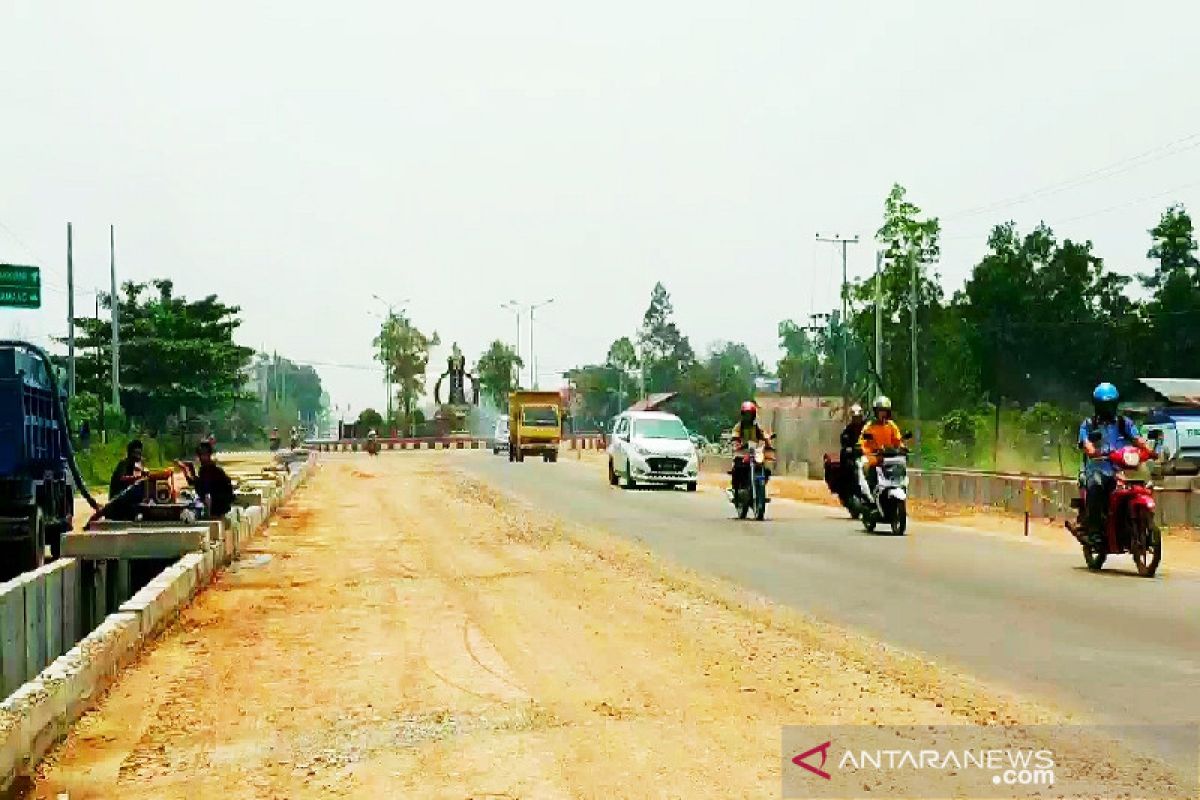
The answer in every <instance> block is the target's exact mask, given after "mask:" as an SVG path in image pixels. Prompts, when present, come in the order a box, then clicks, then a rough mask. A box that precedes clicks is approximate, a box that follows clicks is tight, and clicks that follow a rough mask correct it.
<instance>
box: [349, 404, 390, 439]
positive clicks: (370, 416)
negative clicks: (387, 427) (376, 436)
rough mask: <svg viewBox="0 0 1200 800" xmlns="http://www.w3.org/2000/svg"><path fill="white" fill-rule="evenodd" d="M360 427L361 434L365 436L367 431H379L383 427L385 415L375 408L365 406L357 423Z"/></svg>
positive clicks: (359, 432) (358, 427)
mask: <svg viewBox="0 0 1200 800" xmlns="http://www.w3.org/2000/svg"><path fill="white" fill-rule="evenodd" d="M355 427H356V428H357V429H358V435H359V436H365V435H366V434H367V431H371V430H374V431H376V432H378V431H379V430H380V429H381V428H382V427H383V415H382V414H380V413H379V412H378V411H376V410H375V409H373V408H364V409H363V410H362V411H360V412H359V413H358V422H357V423H355Z"/></svg>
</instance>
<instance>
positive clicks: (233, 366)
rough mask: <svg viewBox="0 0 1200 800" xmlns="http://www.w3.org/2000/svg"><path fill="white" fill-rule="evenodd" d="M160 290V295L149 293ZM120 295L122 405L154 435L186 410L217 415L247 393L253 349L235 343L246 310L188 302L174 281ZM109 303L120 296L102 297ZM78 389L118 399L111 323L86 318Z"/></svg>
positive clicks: (79, 322)
mask: <svg viewBox="0 0 1200 800" xmlns="http://www.w3.org/2000/svg"><path fill="white" fill-rule="evenodd" d="M151 287H153V289H155V290H156V291H157V293H156V294H154V293H148V290H149V289H150V288H151ZM121 289H122V294H121V295H119V296H118V298H117V302H118V308H119V327H120V340H121V372H120V390H121V405H122V407H123V410H124V411H125V413H126V414H127V415H128V417H129V418H130V419H132V420H134V421H136V422H137V423H139V424H140V425H141V426H143V427H145V428H146V429H147V430H148V431H149V432H150V433H157V432H159V431H161V430H163V429H164V428H165V426H166V424H167V421H168V419H171V418H174V417H176V416H177V415H178V414H179V410H180V408H181V407H185V408H186V409H187V413H188V416H189V417H191V416H196V415H204V414H210V413H212V412H214V411H216V410H217V409H220V408H225V407H227V406H228V405H230V404H231V403H233V402H234V401H235V400H237V399H238V398H240V397H243V396H245V392H244V386H245V383H246V378H245V367H246V365H247V363H248V361H249V359H250V355H251V353H252V352H253V351H252V350H251V349H250V348H247V347H242V346H240V345H238V344H236V343H234V341H233V333H234V331H236V330H237V328H238V327H239V326H240V325H241V320H240V319H239V318H238V312H239V308H238V307H237V306H228V305H225V304H224V303H221V302H220V301H218V300H217V297H216V295H209V296H208V297H205V298H203V299H202V300H197V301H189V300H187V299H185V298H184V297H183V296H176V295H175V294H174V284H173V283H172V282H171V281H170V280H166V279H163V280H155V281H152V282H150V283H135V282H132V281H130V282H126V283H125V284H123V285H122V287H121ZM100 301H101V304H102V306H103V307H105V308H111V307H112V302H113V298H112V297H110V296H108V295H101V297H100ZM74 324H75V327H76V331H77V333H76V337H75V346H76V352H77V357H76V386H77V388H78V390H79V391H81V392H84V393H88V394H92V395H94V396H95V397H96V398H97V401H98V402H101V401H103V400H106V399H107V398H108V397H110V396H111V389H110V387H109V381H110V379H111V378H110V376H111V372H110V366H109V365H110V364H111V340H110V336H111V328H110V327H109V326H110V323H109V322H108V321H105V320H98V319H92V318H89V317H79V318H76V319H75V320H74Z"/></svg>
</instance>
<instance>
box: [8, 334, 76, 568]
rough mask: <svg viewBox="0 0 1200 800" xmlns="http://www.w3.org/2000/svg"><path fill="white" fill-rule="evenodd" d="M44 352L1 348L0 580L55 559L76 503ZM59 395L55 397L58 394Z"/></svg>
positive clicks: (57, 402)
mask: <svg viewBox="0 0 1200 800" xmlns="http://www.w3.org/2000/svg"><path fill="white" fill-rule="evenodd" d="M50 369H51V367H50V365H49V363H48V361H46V360H45V357H44V354H42V353H41V352H40V351H39V350H37V349H36V348H33V347H32V346H28V345H24V344H23V343H14V342H3V343H0V580H8V579H9V578H12V577H15V576H17V575H19V574H21V573H22V572H25V571H26V570H30V569H34V568H36V567H40V566H41V565H42V564H43V563H44V562H45V557H46V556H45V551H46V545H47V544H49V545H50V552H51V554H52V556H53V557H55V558H57V557H58V554H59V543H60V541H61V538H62V535H63V533H65V532H66V531H69V530H70V529H71V516H72V513H73V510H74V505H75V497H74V492H73V490H72V482H71V480H70V478H69V473H68V459H69V458H70V457H71V453H70V441H69V437H68V432H67V430H66V429H65V425H66V423H65V419H64V417H63V411H62V400H63V398H62V396H61V394H58V385H57V381H55V379H54V376H53V375H52V374H51V373H50ZM56 395H57V396H56Z"/></svg>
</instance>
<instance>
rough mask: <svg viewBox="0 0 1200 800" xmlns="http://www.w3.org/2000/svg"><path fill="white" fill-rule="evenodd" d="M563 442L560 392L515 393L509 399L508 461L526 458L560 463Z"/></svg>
mask: <svg viewBox="0 0 1200 800" xmlns="http://www.w3.org/2000/svg"><path fill="white" fill-rule="evenodd" d="M561 440H562V396H561V395H560V394H559V393H558V392H513V393H512V394H510V395H509V396H508V460H509V461H524V460H525V456H541V457H542V458H543V459H545V460H546V461H557V460H558V443H559V441H561Z"/></svg>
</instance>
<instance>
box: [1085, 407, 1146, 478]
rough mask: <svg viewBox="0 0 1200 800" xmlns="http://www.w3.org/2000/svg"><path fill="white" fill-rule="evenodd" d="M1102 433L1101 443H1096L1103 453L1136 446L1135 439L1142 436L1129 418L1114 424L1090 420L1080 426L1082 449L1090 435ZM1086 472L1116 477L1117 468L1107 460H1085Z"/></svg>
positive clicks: (1122, 418)
mask: <svg viewBox="0 0 1200 800" xmlns="http://www.w3.org/2000/svg"><path fill="white" fill-rule="evenodd" d="M1092 431H1100V441H1099V442H1097V443H1096V447H1097V448H1099V450H1100V452H1101V453H1110V452H1112V451H1113V450H1120V449H1121V448H1122V447H1129V446H1131V445H1133V444H1135V442H1134V439H1136V438H1138V437H1139V436H1141V434H1140V433H1138V429H1137V426H1136V425H1134V424H1133V420H1131V419H1130V418H1129V417H1117V418H1116V419H1115V420H1113V421H1112V422H1096V421H1095V420H1094V419H1091V418H1088V419H1085V420H1084V421H1083V424H1082V425H1080V426H1079V446H1080V447H1081V448H1082V447H1083V445H1084V443H1085V442H1087V441H1088V434H1090V433H1091V432H1092ZM1083 468H1084V472H1087V473H1092V472H1099V473H1100V474H1102V475H1115V474H1116V471H1117V468H1116V467H1114V466H1113V464H1112V462H1111V461H1109V460H1108V459H1107V458H1102V459H1093V458H1085V459H1084V467H1083Z"/></svg>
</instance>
